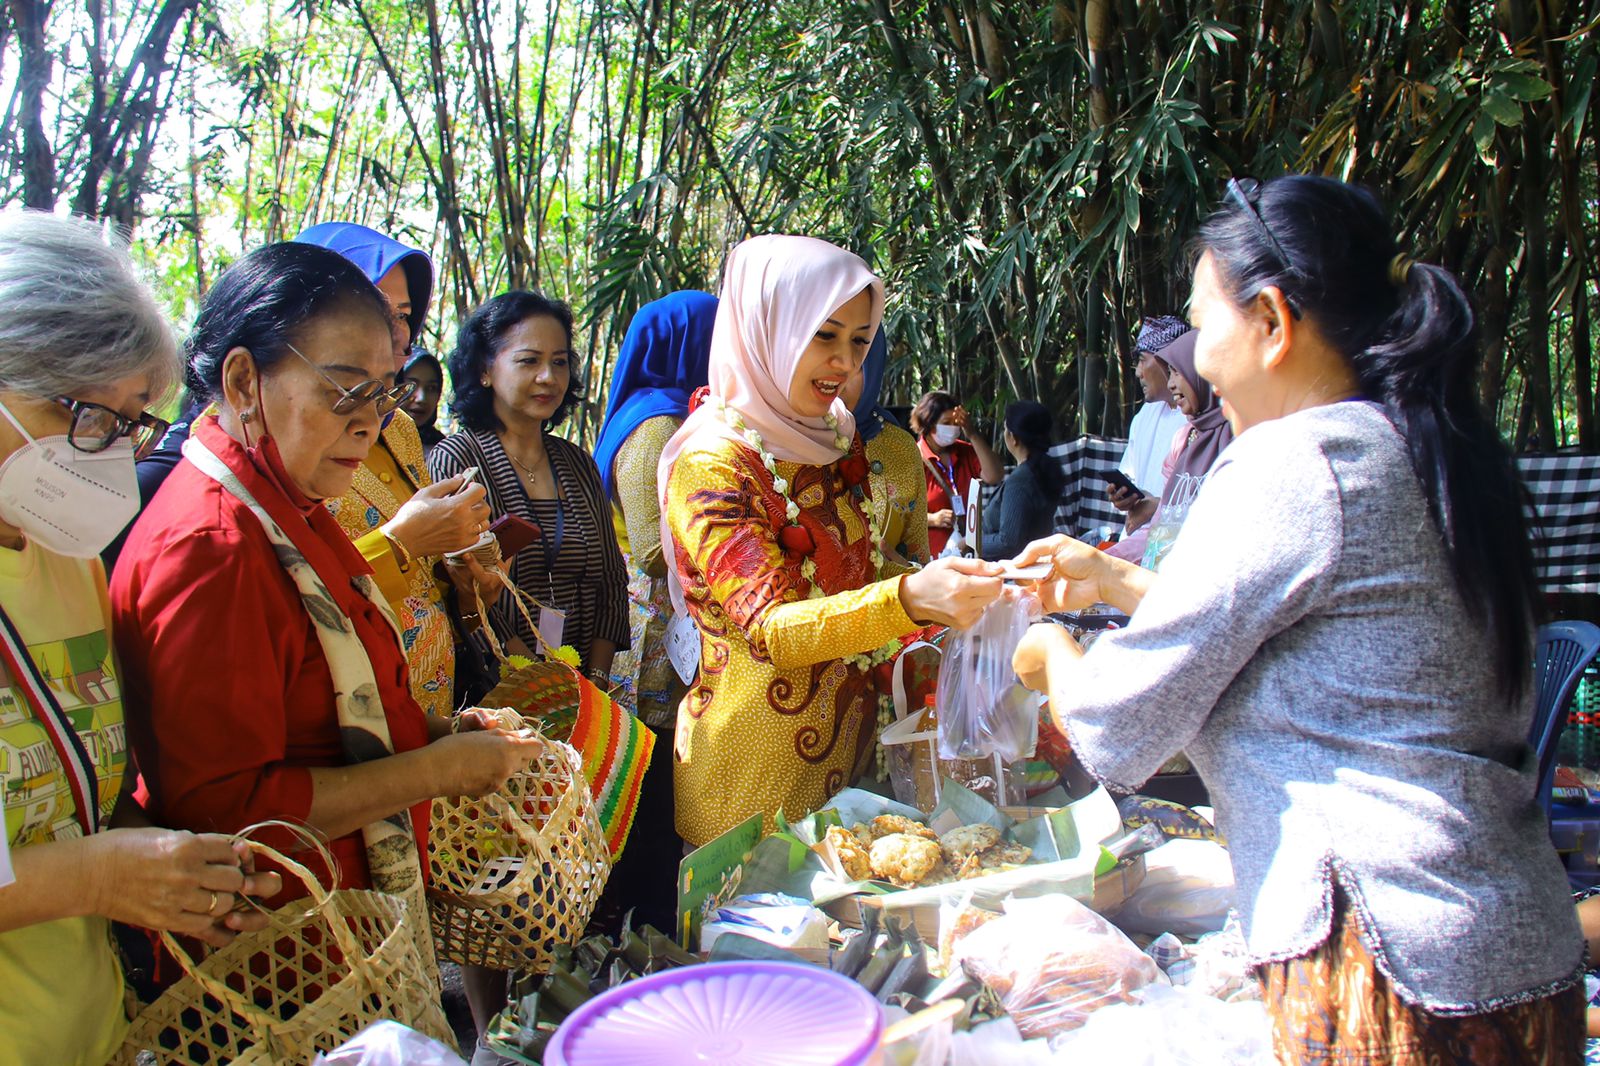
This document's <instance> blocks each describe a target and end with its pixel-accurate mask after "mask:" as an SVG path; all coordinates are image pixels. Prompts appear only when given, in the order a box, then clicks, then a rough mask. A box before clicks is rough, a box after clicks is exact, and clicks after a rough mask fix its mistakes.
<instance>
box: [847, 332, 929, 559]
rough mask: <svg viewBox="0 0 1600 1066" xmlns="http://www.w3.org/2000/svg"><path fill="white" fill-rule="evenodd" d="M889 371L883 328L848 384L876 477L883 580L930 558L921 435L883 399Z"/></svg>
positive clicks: (874, 489) (875, 504)
mask: <svg viewBox="0 0 1600 1066" xmlns="http://www.w3.org/2000/svg"><path fill="white" fill-rule="evenodd" d="M888 369H889V342H888V340H886V339H885V336H884V332H883V330H881V329H880V330H879V331H878V335H877V336H876V337H874V338H873V339H872V347H871V348H869V349H867V358H866V361H865V362H864V363H862V364H861V375H860V376H859V377H857V378H856V379H855V380H854V381H852V382H850V383H849V384H846V385H845V387H844V399H845V402H846V403H848V404H849V405H850V408H851V410H852V411H854V412H855V416H856V432H857V433H860V434H861V439H862V440H863V441H865V442H866V445H867V463H868V464H869V470H870V472H871V481H872V532H873V535H874V536H875V537H876V538H877V541H878V550H879V551H880V552H882V554H883V570H882V572H881V573H879V574H878V577H879V578H880V579H882V578H888V577H893V576H894V575H896V574H903V573H905V572H906V571H907V570H910V569H912V568H913V567H916V566H922V565H923V564H925V563H926V562H927V561H928V495H927V491H926V485H925V484H924V479H923V473H922V453H921V452H920V451H918V450H917V438H915V437H913V436H912V435H911V434H909V433H907V432H906V431H905V430H904V429H902V428H900V423H898V422H896V421H895V420H894V416H893V415H891V414H890V413H889V412H888V410H887V409H886V408H885V407H884V406H883V404H882V403H881V402H879V401H881V400H882V399H883V395H882V393H883V376H884V373H885V371H887V370H888Z"/></svg>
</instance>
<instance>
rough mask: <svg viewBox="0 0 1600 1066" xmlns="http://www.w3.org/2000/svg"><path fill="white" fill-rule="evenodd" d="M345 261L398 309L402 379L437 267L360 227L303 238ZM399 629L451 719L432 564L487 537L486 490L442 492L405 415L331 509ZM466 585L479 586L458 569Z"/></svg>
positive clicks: (451, 646) (445, 630) (425, 701)
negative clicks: (368, 567)
mask: <svg viewBox="0 0 1600 1066" xmlns="http://www.w3.org/2000/svg"><path fill="white" fill-rule="evenodd" d="M295 240H296V241H298V242H299V243H301V244H315V245H319V246H321V247H323V248H327V249H328V250H329V251H333V252H338V253H339V254H340V255H342V256H343V257H344V258H346V259H348V260H350V262H352V263H354V264H355V265H356V266H357V267H359V268H360V269H361V272H362V273H363V274H365V275H366V276H367V277H368V279H370V280H371V281H372V282H373V283H374V284H375V285H377V286H378V289H379V290H380V291H381V292H382V293H383V294H384V296H386V297H387V298H388V300H389V310H390V313H391V314H392V315H393V320H394V321H393V332H394V347H395V363H394V373H396V374H398V373H399V372H400V370H401V369H402V368H403V367H404V365H405V361H406V357H407V355H408V354H409V352H410V349H411V345H412V344H413V343H414V342H415V341H416V339H417V338H418V337H419V336H420V335H421V333H422V322H423V320H424V319H425V318H426V317H427V313H428V301H429V297H430V296H431V295H432V292H433V263H432V261H431V260H429V258H428V257H427V255H425V254H424V253H422V252H420V251H417V250H416V249H415V248H408V247H407V246H406V245H404V244H401V243H400V242H399V241H397V240H394V239H393V238H392V237H387V236H385V235H384V234H382V233H379V232H377V231H376V230H372V229H368V228H367V227H366V226H359V225H356V224H355V223H353V222H323V223H321V224H319V225H315V226H312V227H311V228H310V229H307V230H306V231H304V232H303V233H301V234H300V236H298V237H296V238H295ZM330 509H331V510H332V511H333V513H334V516H335V517H336V518H338V520H339V525H340V526H341V527H343V529H344V531H345V533H347V534H348V535H349V537H350V539H351V540H352V541H353V542H354V543H355V546H356V549H357V550H358V551H360V552H361V555H362V557H363V558H365V559H366V560H367V562H368V563H369V564H371V566H372V570H373V575H374V579H375V580H376V581H377V583H378V588H379V589H380V590H381V591H382V592H383V595H384V598H385V599H386V600H388V601H389V605H390V606H391V607H392V608H394V611H395V614H396V616H397V617H398V618H399V621H400V630H401V645H402V647H403V649H404V651H405V653H406V664H407V666H408V667H409V668H410V671H411V692H412V695H414V696H415V697H416V700H417V702H418V703H419V704H421V705H422V709H423V710H424V711H426V712H427V713H429V714H431V715H438V716H440V717H444V718H448V717H450V716H451V714H453V713H454V711H455V665H456V658H455V644H456V640H455V633H454V631H453V629H452V627H451V623H450V616H449V613H448V611H447V606H446V605H447V598H448V593H449V588H448V587H447V586H444V585H441V583H440V582H439V581H438V580H436V579H435V577H434V568H433V564H434V563H435V562H437V561H438V559H439V557H440V556H441V555H443V554H444V553H445V552H448V551H455V550H457V549H459V548H466V547H470V546H471V545H472V544H473V542H474V541H476V540H477V539H478V534H479V533H480V532H482V531H483V530H484V529H487V528H488V521H489V505H488V503H487V502H486V501H485V500H484V489H483V486H482V485H466V484H464V482H463V480H462V479H461V478H451V479H450V480H448V481H442V482H438V483H434V482H433V481H432V480H431V479H430V478H429V476H428V467H427V464H426V463H424V462H423V454H422V439H421V437H419V436H418V434H417V425H416V423H415V422H413V421H412V419H411V417H410V416H409V415H407V414H406V413H405V412H404V411H402V410H396V411H395V412H394V413H393V414H392V415H391V416H390V421H389V422H388V423H387V424H385V425H384V428H383V432H382V434H381V435H380V437H379V440H378V443H377V444H376V445H374V446H373V448H372V451H371V452H369V453H368V455H367V459H366V462H364V463H363V464H362V465H361V468H360V469H359V470H357V471H356V478H355V483H354V484H353V485H352V486H351V489H350V491H349V492H348V493H346V494H345V495H344V497H342V498H341V499H340V500H339V501H338V502H337V503H335V504H332V505H330ZM450 573H451V574H452V576H455V575H457V574H460V575H461V576H460V577H459V578H457V580H459V581H461V582H463V584H464V583H465V582H466V581H469V580H471V578H470V577H468V576H467V575H466V574H462V573H461V570H460V568H451V569H450Z"/></svg>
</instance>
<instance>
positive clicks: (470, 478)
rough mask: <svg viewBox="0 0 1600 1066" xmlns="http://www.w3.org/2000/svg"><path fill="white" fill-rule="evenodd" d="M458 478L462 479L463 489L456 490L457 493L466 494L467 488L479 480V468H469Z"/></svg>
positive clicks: (458, 475)
mask: <svg viewBox="0 0 1600 1066" xmlns="http://www.w3.org/2000/svg"><path fill="white" fill-rule="evenodd" d="M456 476H457V477H459V478H460V479H461V487H460V488H459V489H456V493H457V494H460V493H463V492H466V491H467V486H469V485H471V484H472V483H473V482H474V481H476V480H478V468H477V467H475V466H469V467H467V468H466V469H465V470H463V471H461V473H459V474H457V475H456Z"/></svg>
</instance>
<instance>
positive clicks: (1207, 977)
mask: <svg viewBox="0 0 1600 1066" xmlns="http://www.w3.org/2000/svg"><path fill="white" fill-rule="evenodd" d="M1145 954H1147V955H1149V956H1150V957H1151V958H1152V959H1154V960H1155V961H1156V965H1157V966H1160V967H1161V970H1162V972H1163V973H1165V974H1166V975H1167V980H1169V981H1171V982H1172V984H1173V986H1174V987H1177V988H1186V989H1188V990H1189V991H1191V992H1198V993H1200V994H1201V995H1202V996H1210V997H1211V998H1213V999H1220V1000H1223V1001H1225V1002H1228V1003H1237V1002H1243V1001H1246V1000H1258V999H1260V998H1261V982H1260V981H1258V980H1257V979H1256V976H1255V972H1254V969H1253V967H1252V966H1251V965H1250V953H1249V951H1248V949H1247V948H1246V946H1245V940H1244V930H1243V928H1242V927H1241V926H1240V924H1239V917H1238V915H1237V914H1231V913H1230V914H1229V915H1228V921H1227V924H1226V925H1225V926H1223V928H1222V931H1221V932H1217V933H1208V934H1206V935H1205V936H1203V937H1201V938H1200V939H1199V940H1197V941H1195V942H1194V943H1192V944H1185V943H1183V942H1182V941H1180V940H1179V939H1178V938H1177V937H1175V936H1173V935H1172V934H1171V933H1162V934H1161V935H1160V936H1159V937H1157V938H1156V939H1155V941H1154V942H1153V943H1152V944H1151V945H1150V946H1149V947H1148V948H1146V949H1145Z"/></svg>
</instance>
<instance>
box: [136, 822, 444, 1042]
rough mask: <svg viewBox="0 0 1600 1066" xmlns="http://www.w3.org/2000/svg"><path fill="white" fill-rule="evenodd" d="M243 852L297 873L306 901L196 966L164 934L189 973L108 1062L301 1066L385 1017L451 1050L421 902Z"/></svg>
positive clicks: (263, 851)
mask: <svg viewBox="0 0 1600 1066" xmlns="http://www.w3.org/2000/svg"><path fill="white" fill-rule="evenodd" d="M250 847H251V848H252V850H254V851H255V852H257V853H258V854H260V855H264V856H266V857H268V858H270V859H271V860H272V861H274V862H275V863H277V864H278V866H279V867H280V868H281V869H282V870H283V871H284V873H285V874H286V875H291V876H294V877H297V878H299V880H300V881H301V882H302V883H304V885H305V886H306V889H307V890H308V891H309V892H310V895H311V900H310V903H309V905H308V903H307V901H306V900H305V899H303V898H302V899H298V900H295V901H294V902H292V903H289V904H287V905H286V906H283V907H281V908H279V909H278V910H276V911H274V912H273V913H272V916H271V921H270V922H269V923H268V925H267V927H266V928H265V929H263V930H261V931H259V932H255V933H245V934H241V935H240V936H238V937H237V938H235V939H234V941H233V943H231V944H229V945H228V946H227V947H225V948H222V949H221V950H219V951H216V952H214V953H212V954H210V955H208V956H207V957H206V958H205V959H204V960H203V961H200V962H196V961H195V960H194V959H193V958H191V957H190V956H189V954H188V953H187V952H186V951H185V950H184V948H183V946H182V945H181V944H180V943H179V942H178V941H177V940H175V939H174V938H173V937H172V936H171V935H170V934H167V933H163V934H162V940H163V941H164V942H165V943H166V945H167V950H168V951H170V952H171V953H172V955H173V957H174V958H176V959H177V960H178V961H179V963H180V964H181V965H182V966H183V969H184V971H185V973H186V975H187V976H185V977H184V978H183V979H182V980H180V981H179V982H178V983H177V984H175V985H173V986H172V987H171V988H169V989H167V991H166V992H164V993H162V995H161V996H160V997H159V998H158V999H156V1000H155V1002H153V1003H151V1004H150V1005H149V1006H148V1007H146V1008H145V1009H144V1011H143V1012H142V1013H140V1015H139V1016H138V1018H136V1019H135V1020H134V1022H133V1027H132V1029H131V1030H130V1031H129V1033H128V1038H127V1040H126V1041H125V1042H124V1044H123V1046H122V1049H121V1051H120V1052H119V1053H118V1054H117V1056H116V1057H115V1058H114V1059H112V1064H113V1066H135V1064H137V1066H151V1064H154V1066H167V1064H173V1066H202V1064H212V1063H216V1064H220V1063H237V1064H239V1066H279V1064H288V1063H294V1064H297V1066H300V1064H304V1063H309V1062H310V1061H311V1059H312V1057H313V1056H314V1055H315V1054H316V1053H317V1052H319V1051H330V1050H332V1049H333V1048H335V1047H338V1046H339V1045H340V1044H342V1043H344V1042H345V1041H346V1040H349V1039H350V1038H351V1037H353V1036H355V1035H356V1034H357V1033H359V1032H360V1031H361V1030H362V1029H365V1028H366V1027H367V1026H369V1025H371V1024H372V1023H374V1022H378V1021H383V1020H385V1019H390V1020H393V1021H397V1022H399V1023H401V1024H402V1025H407V1026H410V1027H411V1028H412V1029H415V1030H417V1031H418V1032H422V1033H426V1034H427V1035H429V1036H432V1037H434V1038H436V1039H438V1040H442V1041H445V1042H446V1043H447V1044H450V1045H452V1046H453V1044H454V1040H455V1038H454V1036H452V1035H451V1031H450V1026H449V1024H448V1023H447V1022H446V1021H445V1017H444V1012H443V1011H442V1010H441V1009H440V1006H439V985H438V971H437V969H436V968H435V967H434V965H433V960H432V959H431V958H427V957H425V950H424V948H423V947H422V945H421V944H420V943H419V941H418V934H419V933H420V932H421V931H422V930H424V929H425V928H426V927H425V926H423V925H422V924H421V920H422V915H421V906H420V898H419V897H412V898H411V899H408V898H405V897H401V896H396V895H390V894H388V893H384V892H374V891H369V890H365V889H336V890H334V891H332V892H330V891H328V890H327V889H326V888H324V887H323V885H322V883H321V882H320V881H319V880H318V879H317V877H316V876H315V875H314V874H312V873H311V871H310V870H307V869H306V868H305V867H304V866H302V865H300V864H299V863H297V862H295V861H294V860H293V859H290V858H288V857H287V856H284V855H282V854H280V853H278V852H276V851H274V850H273V849H272V848H270V847H267V846H266V845H264V844H260V843H258V842H256V841H251V842H250ZM413 899H415V900H416V902H413Z"/></svg>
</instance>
